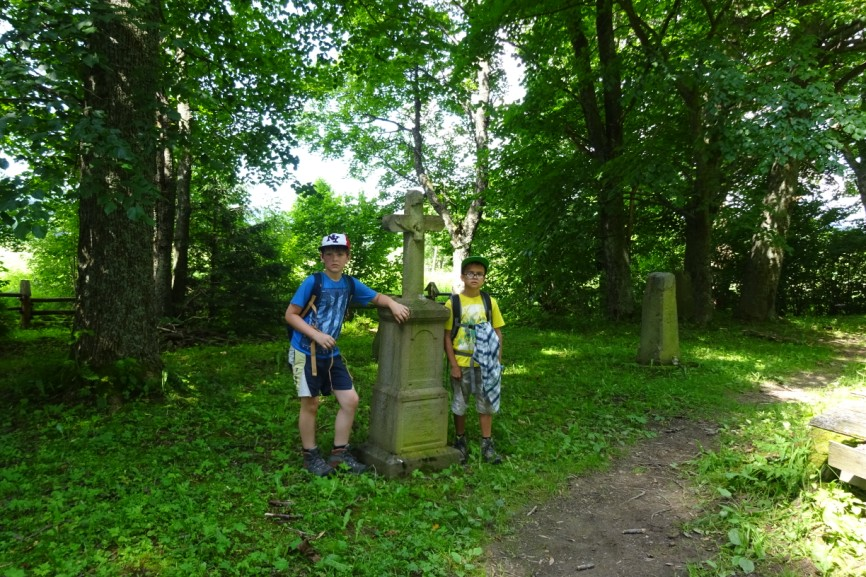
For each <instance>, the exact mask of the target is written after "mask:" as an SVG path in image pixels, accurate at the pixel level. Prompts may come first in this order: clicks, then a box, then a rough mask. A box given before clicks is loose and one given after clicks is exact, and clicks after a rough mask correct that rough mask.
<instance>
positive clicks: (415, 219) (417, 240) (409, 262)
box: [382, 190, 445, 299]
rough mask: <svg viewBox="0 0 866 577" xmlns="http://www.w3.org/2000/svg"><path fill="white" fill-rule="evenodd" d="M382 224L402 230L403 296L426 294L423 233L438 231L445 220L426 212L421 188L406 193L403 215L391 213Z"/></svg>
mask: <svg viewBox="0 0 866 577" xmlns="http://www.w3.org/2000/svg"><path fill="white" fill-rule="evenodd" d="M382 227H383V228H384V229H385V230H390V231H391V232H402V233H403V293H402V296H403V298H404V299H417V298H422V297H423V292H424V233H425V232H428V231H431V232H435V231H439V230H442V229H443V228H445V223H444V222H443V221H442V219H441V218H440V217H438V216H433V215H425V214H424V195H423V194H422V193H421V191H420V190H410V191H409V192H408V193H406V207H405V208H404V209H403V214H389V215H388V216H386V217H385V218H383V219H382Z"/></svg>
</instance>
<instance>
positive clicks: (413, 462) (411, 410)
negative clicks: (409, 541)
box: [360, 190, 460, 478]
mask: <svg viewBox="0 0 866 577" xmlns="http://www.w3.org/2000/svg"><path fill="white" fill-rule="evenodd" d="M382 226H383V228H385V229H386V230H390V231H392V232H400V233H403V292H402V296H401V297H400V298H398V299H397V300H398V301H400V302H401V303H403V304H404V305H406V306H407V307H409V310H410V313H411V314H410V317H409V320H408V321H406V322H404V323H403V324H399V323H397V322H396V321H395V320H394V317H393V316H392V315H391V311H389V310H388V309H379V334H378V335H377V338H378V340H379V342H378V347H379V353H378V358H379V372H378V376H377V378H376V386H375V388H374V389H373V401H372V406H371V415H370V431H369V437H368V439H367V441H366V442H365V443H364V444H363V445H361V447H360V453H361V460H362V461H363V462H364V463H366V464H368V465H372V466H373V467H375V469H376V472H377V473H378V474H380V475H383V476H385V477H388V478H393V477H397V476H400V475H405V474H407V473H409V472H411V471H413V470H415V469H423V470H431V471H432V470H441V469H445V468H447V467H448V466H450V465H452V464H453V463H456V462H458V461H459V459H460V454H459V453H458V452H457V451H456V450H455V449H453V448H452V447H449V446H448V418H449V415H450V410H449V407H450V404H449V402H448V392H447V391H446V390H445V389H444V388H443V387H442V376H443V366H444V363H443V360H442V359H443V355H444V349H443V339H444V335H445V328H444V327H445V320H446V319H447V318H448V311H447V310H446V309H445V307H443V306H442V305H441V304H438V303H436V302H434V301H431V300H429V299H426V298H424V295H423V290H424V289H423V287H424V233H425V232H427V231H437V230H442V229H443V228H444V223H443V222H442V219H441V218H439V217H437V216H430V215H425V214H424V197H423V195H422V194H421V192H420V191H417V190H412V191H409V193H408V194H407V195H406V206H405V209H404V213H403V214H392V215H389V216H386V217H385V218H384V219H383V222H382Z"/></svg>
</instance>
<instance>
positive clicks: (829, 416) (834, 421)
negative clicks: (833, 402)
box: [809, 405, 866, 439]
mask: <svg viewBox="0 0 866 577" xmlns="http://www.w3.org/2000/svg"><path fill="white" fill-rule="evenodd" d="M809 424H810V425H811V426H813V427H817V428H819V429H825V430H827V431H832V432H834V433H839V434H842V435H848V436H849V437H857V438H858V439H866V411H864V410H862V409H860V408H859V407H857V410H854V409H853V408H851V407H850V406H848V405H845V406H842V407H838V408H836V409H833V410H831V411H827V412H826V413H824V414H823V415H818V416H817V417H814V418H813V419H812V420H811V421H809Z"/></svg>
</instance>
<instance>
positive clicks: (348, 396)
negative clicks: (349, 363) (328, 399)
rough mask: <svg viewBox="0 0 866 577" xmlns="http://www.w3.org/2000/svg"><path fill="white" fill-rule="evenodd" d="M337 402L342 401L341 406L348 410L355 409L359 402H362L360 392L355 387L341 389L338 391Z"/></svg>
mask: <svg viewBox="0 0 866 577" xmlns="http://www.w3.org/2000/svg"><path fill="white" fill-rule="evenodd" d="M335 396H336V397H337V402H339V403H340V408H341V409H343V410H346V411H354V410H355V409H357V408H358V404H359V402H360V398H359V397H358V393H357V392H355V389H349V390H348V391H340V392H339V393H336V394H335Z"/></svg>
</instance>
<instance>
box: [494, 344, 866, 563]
mask: <svg viewBox="0 0 866 577" xmlns="http://www.w3.org/2000/svg"><path fill="white" fill-rule="evenodd" d="M831 344H832V345H833V346H834V347H835V348H836V350H837V352H838V357H837V358H836V359H835V360H834V361H831V362H830V363H828V364H825V365H822V366H820V367H818V368H816V370H815V371H809V372H803V373H799V374H794V375H789V376H787V377H786V378H785V380H784V381H780V380H769V381H765V382H762V383H758V390H756V391H754V392H751V393H749V394H747V395H743V396H742V397H741V401H742V402H744V403H768V402H780V401H781V402H801V403H816V402H818V401H819V400H820V399H822V398H823V395H824V393H825V391H826V390H827V388H828V386H829V385H831V384H832V382H833V381H834V379H836V378H837V377H838V376H839V375H840V374H841V373H842V369H843V368H844V365H845V364H846V363H848V362H852V361H854V362H863V359H864V358H866V348H864V347H863V345H862V343H861V342H860V341H857V340H853V339H850V340H838V341H831ZM702 448H705V449H708V450H715V449H716V448H717V435H716V427H715V426H714V425H713V424H711V423H701V422H691V421H686V420H678V421H673V422H671V423H668V424H667V425H666V426H665V427H664V428H662V429H660V430H659V431H658V434H657V436H656V437H655V438H653V439H649V440H645V441H642V442H640V443H638V444H636V445H634V446H633V447H630V448H629V449H628V450H627V452H626V453H625V454H623V455H622V456H621V457H619V458H618V459H615V460H614V461H613V462H612V463H611V466H610V468H609V469H608V470H606V471H602V472H598V473H592V474H589V475H586V476H584V477H572V478H571V480H570V483H569V486H568V488H567V489H565V490H563V491H562V493H561V494H560V495H558V496H556V497H554V498H553V499H551V500H550V501H548V502H547V503H539V504H538V505H537V506H534V507H530V508H529V509H528V510H527V511H525V512H524V514H523V516H522V517H519V518H518V520H517V522H516V524H515V527H514V532H513V533H512V534H510V535H507V536H505V537H503V538H502V539H501V540H499V541H497V542H495V543H493V544H492V545H491V546H490V547H489V548H488V551H487V566H486V569H487V571H486V573H487V575H490V576H491V577H493V576H496V577H535V576H547V577H564V576H566V575H568V576H570V577H573V576H576V575H577V576H580V577H584V576H585V577H685V576H687V575H688V570H687V569H686V563H700V562H701V561H704V560H706V559H710V558H712V557H714V556H715V554H716V553H717V552H718V548H719V546H720V545H719V544H718V543H714V542H712V541H708V540H705V538H703V537H702V536H701V535H699V534H696V533H688V534H687V533H684V532H683V530H682V526H683V524H684V523H685V522H687V521H690V520H692V519H695V518H696V517H698V516H699V515H701V514H702V512H701V511H700V510H699V509H698V507H700V505H701V503H700V502H699V500H698V498H697V495H696V493H695V488H694V487H693V486H691V484H690V483H689V481H688V480H687V479H685V478H684V476H683V474H682V472H681V471H679V470H678V469H677V465H678V464H679V463H683V462H685V461H690V460H692V459H694V458H695V457H697V456H698V454H699V453H700V452H701V449H702ZM797 573H798V574H800V575H804V576H807V575H815V574H816V572H815V570H814V567H811V566H810V567H806V566H803V567H800V568H798V569H797Z"/></svg>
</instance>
